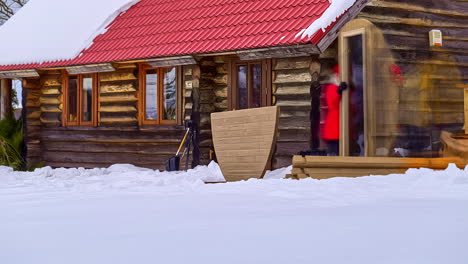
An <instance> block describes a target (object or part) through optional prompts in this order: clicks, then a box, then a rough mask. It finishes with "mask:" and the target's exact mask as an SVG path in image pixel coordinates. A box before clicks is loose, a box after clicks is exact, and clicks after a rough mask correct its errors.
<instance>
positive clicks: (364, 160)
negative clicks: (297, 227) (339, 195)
mask: <svg viewBox="0 0 468 264" xmlns="http://www.w3.org/2000/svg"><path fill="white" fill-rule="evenodd" d="M450 163H455V164H456V165H457V166H458V167H459V168H464V167H465V166H466V164H467V161H466V160H464V159H461V158H457V157H450V158H385V157H317V156H305V157H302V156H294V157H293V170H292V173H291V175H288V178H291V179H304V178H308V177H311V178H314V179H328V178H333V177H362V176H369V175H388V174H393V173H404V172H405V171H406V170H407V169H409V168H430V169H435V170H443V169H445V168H447V166H448V165H449V164H450Z"/></svg>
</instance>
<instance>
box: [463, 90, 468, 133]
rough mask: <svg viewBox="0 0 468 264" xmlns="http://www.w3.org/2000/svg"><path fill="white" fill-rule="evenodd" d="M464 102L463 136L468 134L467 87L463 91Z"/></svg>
mask: <svg viewBox="0 0 468 264" xmlns="http://www.w3.org/2000/svg"><path fill="white" fill-rule="evenodd" d="M464 91H465V92H464V100H465V111H464V112H465V113H464V114H465V125H464V129H465V134H468V87H467V88H465V89H464Z"/></svg>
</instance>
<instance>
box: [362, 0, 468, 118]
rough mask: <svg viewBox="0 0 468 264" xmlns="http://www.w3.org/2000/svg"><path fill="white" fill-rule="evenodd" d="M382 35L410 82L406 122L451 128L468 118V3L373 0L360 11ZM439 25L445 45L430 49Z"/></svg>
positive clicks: (404, 99)
mask: <svg viewBox="0 0 468 264" xmlns="http://www.w3.org/2000/svg"><path fill="white" fill-rule="evenodd" d="M358 17H359V18H364V19H367V20H369V21H370V22H372V23H373V24H374V25H376V26H377V27H378V28H379V29H380V30H381V31H382V33H383V35H384V38H385V41H386V43H387V44H388V47H389V48H390V50H391V53H392V54H393V58H394V59H395V62H396V64H397V65H398V66H399V67H400V68H401V69H402V75H403V76H404V77H405V83H404V85H403V86H402V87H401V88H400V96H399V98H400V99H399V108H400V120H399V123H400V124H402V125H416V126H431V125H439V126H450V125H455V124H458V125H457V126H460V125H461V124H463V122H464V116H463V84H466V83H468V38H467V36H468V26H467V25H468V2H467V1H462V0H414V1H404V0H373V1H371V2H370V3H369V4H368V5H367V6H366V7H365V8H364V10H363V11H362V12H361V13H360V14H359V16H358ZM431 29H439V30H441V31H442V33H443V47H436V48H431V47H430V46H429V36H428V33H429V31H430V30H431Z"/></svg>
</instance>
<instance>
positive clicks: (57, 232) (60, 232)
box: [0, 164, 468, 264]
mask: <svg viewBox="0 0 468 264" xmlns="http://www.w3.org/2000/svg"><path fill="white" fill-rule="evenodd" d="M286 172H287V169H284V170H282V171H276V172H274V173H270V174H269V177H268V178H269V179H267V180H249V181H243V182H235V183H226V184H204V183H203V180H209V181H212V180H213V179H220V177H222V176H221V175H220V174H219V169H218V168H217V166H216V164H212V165H211V166H210V167H209V168H208V167H200V168H197V169H196V170H194V171H190V172H188V173H160V172H155V171H151V170H147V169H141V168H136V167H133V166H130V165H114V166H112V167H110V168H108V169H94V170H84V169H69V170H65V169H55V170H52V169H50V168H42V169H38V170H36V171H35V172H32V173H24V172H13V171H11V170H10V169H9V168H6V167H0V263H5V264H16V263H25V264H29V263H44V264H55V263H57V264H59V263H60V264H63V263H67V264H70V263H73V264H74V263H76V264H82V263H86V264H92V263H100V264H102V263H113V264H114V263H164V264H167V263H184V264H187V263H189V264H192V263H193V264H197V263H217V264H219V263H223V264H224V263H255V264H258V263H287V264H289V263H340V264H341V263H347V264H348V263H360V264H362V263H372V264H375V263H392V264H395V263H397V264H401V263H411V264H416V263H421V264H429V263H450V264H457V263H460V264H462V263H468V250H466V249H467V245H468V170H459V169H457V168H455V167H450V168H448V169H447V170H446V171H442V172H433V171H431V170H427V169H421V170H409V171H408V172H407V173H406V174H405V175H391V176H386V177H383V176H374V177H363V178H357V179H350V178H335V179H330V180H322V181H317V180H313V179H307V180H301V181H294V180H284V179H274V178H279V177H280V176H281V174H284V173H286Z"/></svg>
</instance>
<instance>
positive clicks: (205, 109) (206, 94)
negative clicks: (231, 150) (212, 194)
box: [200, 56, 229, 163]
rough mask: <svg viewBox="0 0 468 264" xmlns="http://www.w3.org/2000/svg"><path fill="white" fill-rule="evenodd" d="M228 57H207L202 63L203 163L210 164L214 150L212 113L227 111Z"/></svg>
mask: <svg viewBox="0 0 468 264" xmlns="http://www.w3.org/2000/svg"><path fill="white" fill-rule="evenodd" d="M228 60H229V58H228V57H222V56H219V57H206V58H203V59H202V60H201V61H200V73H201V75H200V148H201V154H202V163H207V162H209V153H210V150H212V149H213V139H212V136H211V135H212V134H211V117H210V115H211V113H213V112H222V111H226V110H227V108H228V106H227V89H228V71H227V68H228V66H227V65H228Z"/></svg>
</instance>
